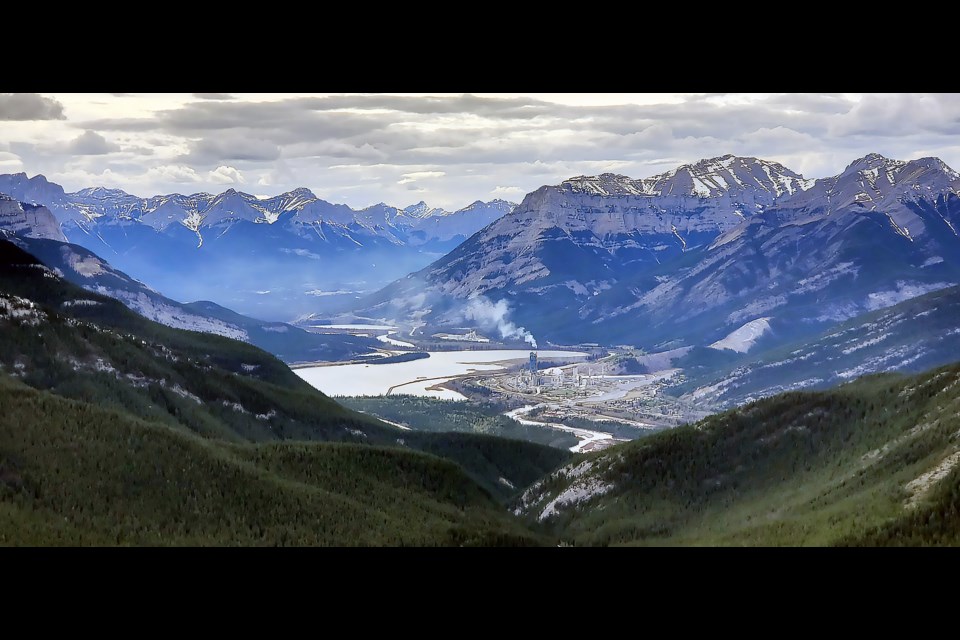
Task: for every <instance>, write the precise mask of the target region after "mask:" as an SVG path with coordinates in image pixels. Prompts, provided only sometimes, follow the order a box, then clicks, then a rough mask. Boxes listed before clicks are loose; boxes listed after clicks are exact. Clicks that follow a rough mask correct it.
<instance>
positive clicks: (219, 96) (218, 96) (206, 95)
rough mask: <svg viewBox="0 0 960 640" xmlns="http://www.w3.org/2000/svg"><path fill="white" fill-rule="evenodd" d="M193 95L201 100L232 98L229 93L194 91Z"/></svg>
mask: <svg viewBox="0 0 960 640" xmlns="http://www.w3.org/2000/svg"><path fill="white" fill-rule="evenodd" d="M193 97H194V98H199V99H201V100H233V96H232V95H230V94H229V93H195V94H193Z"/></svg>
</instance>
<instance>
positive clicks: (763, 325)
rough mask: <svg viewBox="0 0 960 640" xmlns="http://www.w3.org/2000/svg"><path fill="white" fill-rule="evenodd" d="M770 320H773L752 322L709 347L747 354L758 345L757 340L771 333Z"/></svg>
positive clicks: (762, 319) (761, 319) (765, 319)
mask: <svg viewBox="0 0 960 640" xmlns="http://www.w3.org/2000/svg"><path fill="white" fill-rule="evenodd" d="M770 320H771V318H757V319H756V320H751V321H750V322H748V323H746V324H744V325H743V326H742V327H739V328H738V329H735V330H734V331H732V332H730V334H729V335H727V336H726V337H725V338H723V339H721V340H717V341H716V342H714V343H713V344H711V345H709V346H710V348H711V349H717V350H723V349H729V350H731V351H736V352H737V353H747V352H748V351H750V349H752V348H753V345H755V344H756V343H757V340H759V339H760V338H762V337H763V336H764V335H765V334H767V333H769V332H770V331H771V328H770Z"/></svg>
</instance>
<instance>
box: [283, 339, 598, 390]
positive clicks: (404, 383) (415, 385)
mask: <svg viewBox="0 0 960 640" xmlns="http://www.w3.org/2000/svg"><path fill="white" fill-rule="evenodd" d="M429 353H430V357H429V358H423V359H421V360H412V361H410V362H395V363H392V364H343V365H331V366H325V367H305V368H302V369H294V372H295V373H296V374H297V375H298V376H300V377H301V378H303V379H304V380H306V381H307V382H308V383H309V384H310V385H312V386H314V387H316V388H317V389H319V390H320V391H323V392H324V393H325V394H327V395H328V396H368V395H369V396H375V395H383V394H387V393H388V392H389V393H391V394H399V393H408V394H412V395H417V396H431V397H434V398H443V399H445V400H464V399H465V398H464V397H463V396H462V395H461V394H459V393H457V392H456V391H450V390H448V389H428V387H433V386H434V385H437V384H440V383H442V382H444V381H445V380H450V379H452V378H456V377H457V376H461V375H463V374H466V373H470V372H471V371H495V370H497V369H502V368H503V367H502V366H500V365H497V364H493V363H494V362H501V361H504V360H522V361H526V360H527V358H528V357H529V356H530V351H527V350H517V349H498V350H492V351H430V352H429ZM537 356H538V358H539V359H540V360H549V359H551V358H552V359H557V360H564V361H571V360H579V359H582V358H585V357H586V356H587V354H586V353H582V352H579V351H549V350H546V349H543V350H540V351H538V352H537ZM541 368H546V363H545V364H544V365H541Z"/></svg>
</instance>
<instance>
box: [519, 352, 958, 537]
mask: <svg viewBox="0 0 960 640" xmlns="http://www.w3.org/2000/svg"><path fill="white" fill-rule="evenodd" d="M958 413H960V365H952V366H947V367H942V368H940V369H936V370H933V371H931V372H928V373H925V374H922V375H919V376H914V377H902V376H898V375H892V374H885V375H878V376H870V377H866V378H863V379H861V380H859V381H857V382H855V383H851V384H847V385H844V386H842V387H838V388H836V389H832V390H828V391H821V392H794V393H788V394H782V395H779V396H776V397H772V398H768V399H765V400H761V401H759V402H755V403H752V404H750V405H747V406H744V407H742V408H740V409H736V410H733V411H729V412H727V413H724V414H719V415H716V416H713V417H710V418H707V419H706V420H703V421H701V422H699V423H697V424H695V425H689V426H684V427H680V428H677V429H674V430H672V431H668V432H664V433H660V434H656V435H653V436H650V437H648V438H645V439H643V440H639V441H635V442H631V443H626V444H624V445H619V446H616V447H612V448H610V449H607V450H605V451H603V452H599V453H597V454H591V455H587V456H581V457H579V458H577V459H575V460H574V461H573V462H572V463H571V464H570V465H568V466H567V467H564V468H562V469H561V470H559V471H558V472H555V473H554V474H552V475H551V476H549V477H547V478H546V479H545V480H544V481H542V482H541V483H539V484H538V485H535V487H533V488H531V489H529V490H528V491H527V492H526V493H525V494H524V495H523V496H522V498H521V500H519V501H518V505H517V506H518V509H519V512H520V513H521V514H523V515H525V516H526V517H527V518H528V521H530V522H532V523H536V526H538V527H542V530H544V531H548V532H552V533H555V534H558V535H561V536H562V537H563V538H565V539H567V540H569V541H571V542H573V543H576V544H602V545H607V544H647V545H650V544H652V545H674V544H695V545H832V544H898V543H903V544H960V516H958V509H960V465H956V466H951V464H956V462H957V461H960V454H958V451H960V415H958ZM557 498H559V500H557ZM544 514H546V516H545V517H541V516H544Z"/></svg>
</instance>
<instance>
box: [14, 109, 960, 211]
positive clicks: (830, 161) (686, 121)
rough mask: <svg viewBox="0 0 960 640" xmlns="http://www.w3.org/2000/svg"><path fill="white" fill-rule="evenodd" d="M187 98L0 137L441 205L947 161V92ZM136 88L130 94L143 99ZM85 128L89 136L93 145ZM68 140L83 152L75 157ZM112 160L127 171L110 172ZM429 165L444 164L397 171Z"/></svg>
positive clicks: (180, 170)
mask: <svg viewBox="0 0 960 640" xmlns="http://www.w3.org/2000/svg"><path fill="white" fill-rule="evenodd" d="M200 97H201V98H202V99H200V100H193V99H191V98H186V99H185V100H183V102H182V103H180V104H179V106H177V107H176V108H170V107H168V106H166V105H170V104H176V101H173V102H171V101H170V100H165V101H163V102H162V103H158V104H163V105H164V108H161V109H158V110H149V109H145V108H139V107H138V108H137V109H136V110H133V109H131V110H130V111H124V110H122V109H119V108H114V109H111V110H107V109H104V110H103V111H102V113H104V114H111V115H107V116H105V117H102V118H98V119H90V120H87V121H68V122H67V123H66V124H51V125H49V126H59V127H69V128H75V129H80V130H81V131H82V132H83V133H82V135H81V136H80V138H77V140H75V141H74V143H76V144H78V145H79V140H80V139H81V138H84V137H85V136H86V137H87V138H89V139H88V140H86V141H85V142H86V143H87V144H89V146H82V145H81V146H78V147H77V149H76V150H75V151H72V152H71V151H70V150H67V149H64V148H63V145H62V144H61V145H51V144H50V143H48V142H39V141H38V142H36V143H34V144H32V145H30V144H26V143H25V142H23V141H22V140H20V141H18V140H17V139H16V138H8V139H9V141H10V149H11V151H13V152H15V153H16V154H17V157H19V158H21V159H22V162H23V166H24V167H25V168H26V169H27V170H28V171H31V172H32V171H34V170H36V171H37V172H45V173H46V174H47V175H48V176H57V175H61V176H63V179H64V180H67V181H69V180H76V181H80V180H94V179H99V178H92V177H90V176H107V177H105V178H103V179H104V180H106V179H107V178H110V179H115V180H116V181H117V182H118V183H119V184H118V186H124V184H123V183H122V180H128V181H129V183H130V185H133V186H135V187H136V188H137V189H138V190H139V191H141V192H145V193H153V192H163V191H170V190H172V189H175V188H177V185H178V184H183V183H195V184H196V187H197V188H198V189H200V188H203V189H207V190H215V189H217V188H219V183H222V182H223V181H225V180H227V179H228V178H230V179H237V180H239V178H235V177H234V175H235V174H234V173H232V171H234V170H235V171H236V172H237V173H236V176H242V178H243V180H245V181H246V184H248V185H256V187H257V189H258V192H262V193H270V194H273V193H278V192H280V191H283V190H287V189H291V188H294V187H297V186H307V187H311V188H313V190H314V191H315V192H316V193H317V194H318V195H319V196H321V197H324V198H326V199H331V200H334V201H336V200H339V201H346V202H348V203H349V204H351V205H355V206H365V205H368V204H371V203H373V202H379V201H387V202H391V203H395V204H403V203H404V202H405V201H406V200H407V199H409V198H410V197H411V195H412V194H411V190H416V192H417V196H418V197H417V199H420V197H423V199H425V200H427V201H428V202H429V203H430V204H432V205H434V206H444V207H447V208H450V207H458V206H462V205H463V204H466V203H468V202H472V201H473V200H476V199H478V198H482V199H489V198H490V197H493V195H494V194H499V195H502V194H503V193H505V191H504V189H507V188H509V189H510V193H511V194H512V195H511V197H512V199H520V197H522V194H523V193H526V192H528V191H532V190H534V189H536V188H537V187H539V186H541V185H542V184H548V183H556V182H558V181H560V180H562V179H564V178H567V177H570V176H572V175H578V174H590V173H602V172H604V171H613V172H615V173H624V174H626V175H630V176H633V177H646V176H649V175H652V174H654V173H658V172H661V171H664V170H666V169H669V168H673V167H675V166H676V165H678V164H681V163H683V162H693V161H696V160H698V159H700V158H703V157H712V156H718V155H722V154H724V153H735V154H739V155H753V156H757V157H761V158H767V159H771V160H776V161H779V162H782V163H784V164H785V165H787V166H788V167H790V168H793V169H795V170H797V171H800V172H803V173H805V174H807V175H808V176H810V177H820V176H823V175H830V174H833V173H836V172H838V171H840V170H841V169H842V168H843V167H844V166H846V164H848V163H849V162H850V161H851V160H853V159H854V158H856V157H859V156H862V155H863V154H865V153H867V152H870V151H878V152H880V153H883V154H885V155H889V156H891V157H898V158H904V159H907V158H913V157H919V156H920V155H939V156H941V157H943V159H944V160H945V161H946V162H947V163H948V164H954V165H960V97H958V95H956V94H932V95H925V94H895V95H865V96H863V97H862V98H857V97H851V96H847V95H842V94H772V95H768V96H765V97H757V96H748V97H743V96H730V95H724V94H697V95H689V96H686V97H683V98H681V99H679V100H678V101H676V102H675V103H672V104H629V103H628V104H616V105H601V106H595V105H574V104H557V103H553V102H549V101H547V100H544V99H540V98H537V97H522V96H521V97H507V98H490V97H483V96H473V95H462V96H453V97H430V96H384V95H338V96H328V97H294V98H283V99H273V100H252V99H247V98H245V97H243V96H239V97H234V98H233V99H232V100H216V99H210V98H211V96H210V95H209V94H200ZM219 97H225V96H219ZM137 101H138V102H137V104H139V105H142V104H143V96H138V97H137ZM64 102H65V103H66V104H67V105H68V107H69V110H70V112H71V113H74V109H73V106H72V105H71V104H70V103H69V102H67V98H66V97H65V98H64ZM130 102H134V101H133V100H131V101H130ZM118 104H125V102H124V103H118ZM100 112H101V111H99V110H96V109H93V110H91V109H88V110H86V111H85V113H100ZM114 114H115V115H114ZM133 115H137V116H138V117H130V116H133ZM44 126H47V125H44ZM60 131H61V132H62V129H61V130H60ZM88 131H89V132H90V134H91V135H88V134H87V132H88ZM94 132H99V133H94ZM101 134H106V135H107V136H108V137H110V138H111V139H114V140H116V141H117V142H118V143H119V145H120V149H119V151H118V150H116V149H115V148H114V149H111V150H107V151H104V150H103V146H102V144H103V143H106V144H109V143H107V141H106V140H105V139H103V136H102V135H101ZM92 135H97V136H100V138H101V140H102V143H100V144H101V146H100V147H97V144H96V143H98V141H97V140H94V139H92ZM51 138H55V136H46V138H45V139H46V140H49V139H51ZM41 139H43V138H41ZM65 139H69V136H68V137H67V138H65ZM71 144H73V143H71ZM98 149H99V151H97V150H98ZM84 151H86V152H87V153H91V152H94V151H97V153H99V155H93V156H91V155H83V156H80V155H79V153H82V152H84ZM151 151H152V152H153V153H152V154H151V155H145V154H149V153H150V152H151ZM118 161H122V162H123V163H126V162H131V163H132V164H133V165H134V166H135V167H137V168H136V169H134V170H129V169H121V168H119V166H118V165H117V162H118ZM11 162H12V161H11ZM222 168H224V169H222ZM227 169H230V170H231V172H230V173H227V172H226V170H227ZM437 171H443V172H445V175H444V176H443V177H442V178H437V179H431V180H429V181H422V182H420V181H417V182H411V181H409V180H408V179H405V178H404V176H409V175H412V174H418V173H422V172H437ZM67 186H69V187H70V188H73V189H75V188H79V187H82V186H88V183H74V184H69V185H67ZM191 188H192V187H191ZM521 191H522V192H521ZM407 204H409V203H407Z"/></svg>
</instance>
